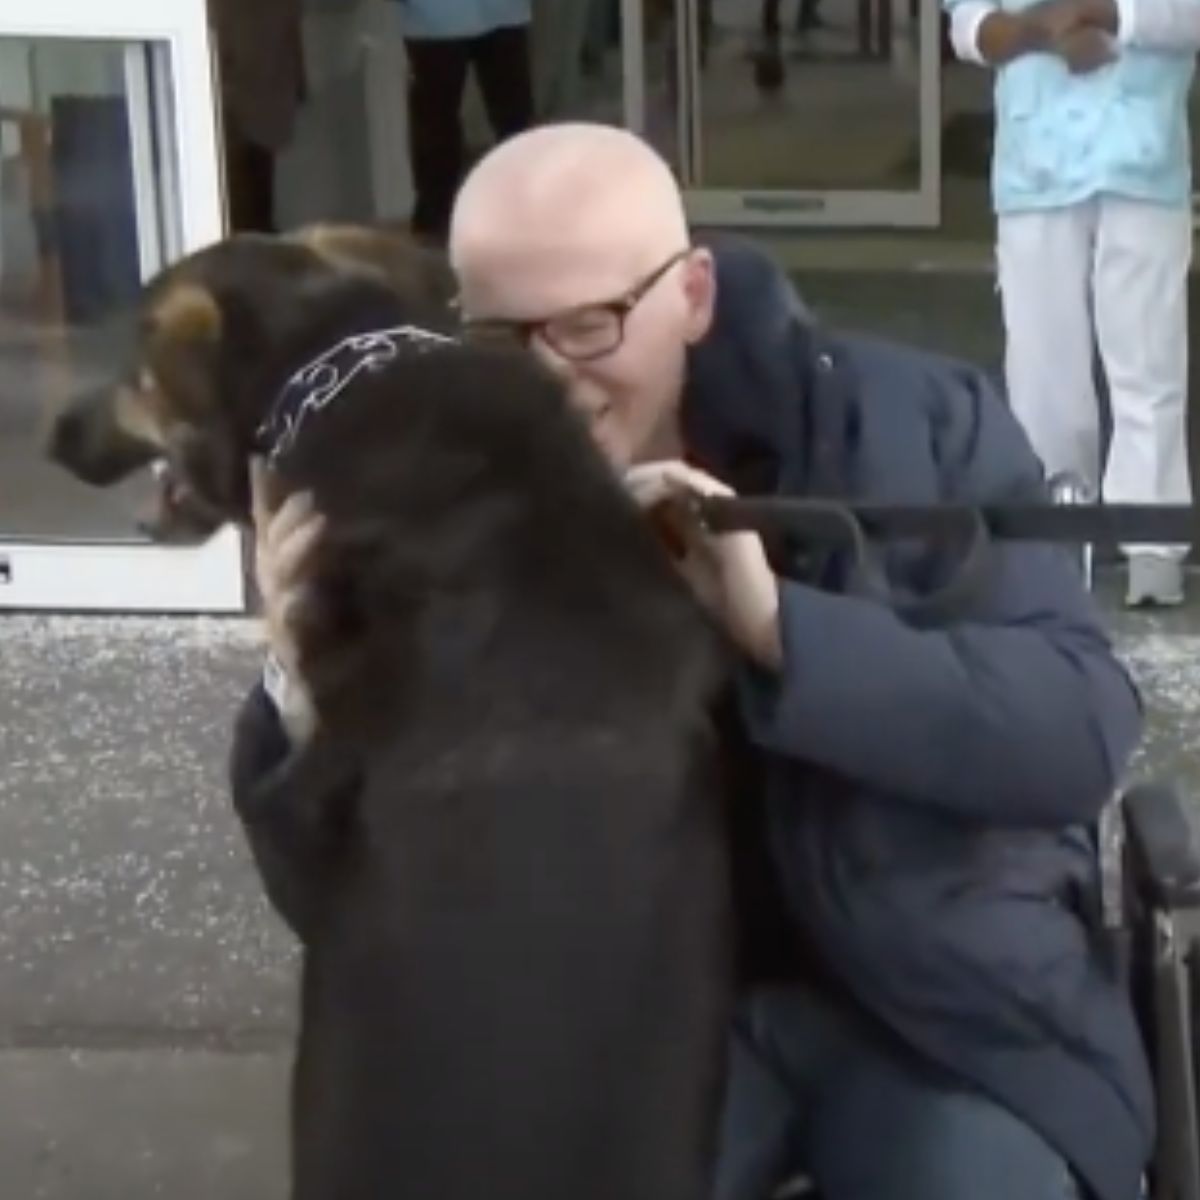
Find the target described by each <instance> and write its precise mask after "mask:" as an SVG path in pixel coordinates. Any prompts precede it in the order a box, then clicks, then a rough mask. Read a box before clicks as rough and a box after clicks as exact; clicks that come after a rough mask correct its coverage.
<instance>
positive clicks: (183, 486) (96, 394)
mask: <svg viewBox="0 0 1200 1200" xmlns="http://www.w3.org/2000/svg"><path fill="white" fill-rule="evenodd" d="M345 278H354V279H362V280H364V281H371V282H375V283H383V284H385V285H386V286H387V287H389V288H391V289H393V290H394V291H395V292H396V293H397V295H398V296H399V297H400V298H401V299H402V300H403V302H404V303H405V305H406V306H408V307H409V308H410V309H411V311H412V313H413V316H414V318H415V317H417V316H420V317H421V319H422V320H423V321H425V322H426V323H428V324H429V325H431V326H432V327H434V328H447V327H449V325H450V320H451V311H450V304H451V301H452V298H453V294H454V289H453V280H452V276H451V274H450V270H449V266H448V264H447V263H446V261H445V258H444V257H443V256H442V255H440V254H438V253H436V252H435V251H433V250H426V249H424V248H422V247H421V246H419V245H418V244H417V243H416V242H414V241H413V240H412V239H410V238H409V237H407V236H406V235H404V234H402V233H400V232H398V231H394V230H388V229H386V228H373V227H360V226H352V225H312V226H307V227H304V228H301V229H298V230H296V231H294V232H292V233H290V234H287V235H285V236H282V237H276V236H267V235H263V234H238V235H236V236H234V237H231V238H228V239H226V240H224V241H221V242H216V243H214V244H213V245H211V246H209V247H206V248H205V249H202V250H199V251H197V252H196V253H193V254H191V255H188V256H187V257H185V258H183V259H181V260H180V261H179V262H177V263H175V264H174V265H172V266H170V267H168V268H167V269H166V270H164V271H163V272H161V273H160V274H159V275H158V276H157V278H155V279H154V280H152V281H151V282H150V283H149V284H148V285H147V287H146V288H145V289H144V290H143V293H142V297H141V302H140V304H139V305H138V311H137V314H136V329H135V331H134V338H133V341H134V353H133V356H132V361H131V362H130V363H129V364H128V365H127V368H126V370H125V372H124V375H123V377H122V378H120V379H118V380H116V381H114V382H113V383H111V384H108V385H106V386H103V387H101V388H98V389H95V390H93V391H90V392H87V393H85V394H83V395H81V396H79V397H77V398H76V399H75V400H74V402H72V403H71V404H69V405H67V406H66V407H65V408H64V410H63V411H62V413H61V414H60V415H59V416H58V418H57V419H56V421H55V422H54V423H53V425H52V427H51V431H50V439H49V444H48V447H47V451H48V454H49V456H50V457H51V458H52V459H53V460H55V461H56V462H58V463H59V464H61V465H62V466H65V467H66V468H67V469H68V470H69V471H70V472H71V473H72V474H73V475H75V476H76V477H77V478H79V479H81V480H83V481H84V482H85V483H90V484H94V485H95V486H98V487H107V486H110V485H111V484H113V483H115V482H117V481H119V480H121V479H124V478H125V477H127V476H128V475H131V474H133V473H134V472H135V471H139V470H141V469H143V468H145V467H148V466H152V465H153V466H154V467H155V474H156V476H157V479H158V481H159V496H158V509H157V511H156V512H155V513H154V514H152V515H151V516H150V518H149V519H148V520H146V521H145V522H144V523H143V527H144V531H145V532H147V533H149V534H150V536H151V537H153V538H154V539H155V540H156V541H160V542H182V543H194V542H199V541H203V540H204V539H205V538H207V537H209V536H210V535H211V534H212V533H213V532H215V530H216V529H217V528H218V527H219V526H220V525H222V524H224V523H225V522H226V521H229V520H241V519H244V518H245V517H246V516H247V514H248V511H249V510H248V503H249V496H248V492H247V490H246V489H247V480H246V473H245V469H244V463H243V462H242V461H241V460H240V459H239V458H238V451H239V450H240V449H241V448H242V447H244V446H245V445H247V444H248V436H249V435H248V431H247V428H246V427H245V425H244V423H243V422H242V421H240V420H239V416H240V417H243V418H245V419H254V416H255V413H256V412H257V411H258V408H259V407H261V401H260V400H259V399H258V396H259V395H260V393H259V383H258V378H257V373H259V372H262V371H264V370H267V371H269V370H270V368H271V366H272V365H273V363H272V362H271V361H270V360H271V359H272V356H273V354H274V353H275V352H277V350H278V349H279V348H280V347H282V346H284V345H287V344H288V341H289V338H290V337H291V328H292V326H293V324H294V323H295V322H297V321H300V322H303V321H304V320H305V318H306V313H307V305H308V303H309V301H310V299H311V297H312V296H314V295H316V294H318V293H321V292H323V291H324V289H327V288H329V287H330V286H332V285H333V284H335V283H338V282H340V281H341V280H343V279H345ZM235 396H236V397H238V398H237V399H235Z"/></svg>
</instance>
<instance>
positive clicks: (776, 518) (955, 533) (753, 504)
mask: <svg viewBox="0 0 1200 1200" xmlns="http://www.w3.org/2000/svg"><path fill="white" fill-rule="evenodd" d="M696 505H697V511H698V515H699V517H700V520H701V521H702V522H703V523H704V524H705V525H706V526H707V527H708V528H709V529H711V530H712V531H713V532H715V533H733V532H735V531H737V530H753V531H754V532H756V533H760V534H763V535H765V536H772V537H782V538H792V539H797V540H801V541H818V542H826V543H833V544H836V545H841V544H844V543H846V542H847V541H850V540H852V538H851V536H850V534H849V533H848V531H849V530H850V529H852V528H853V526H854V525H857V526H858V528H859V529H861V530H862V532H863V533H864V534H865V535H866V536H867V537H868V538H871V539H875V540H881V541H888V540H894V539H897V538H930V537H933V538H940V537H959V538H962V537H970V535H971V533H972V531H973V530H977V529H978V527H979V524H980V522H982V524H983V526H984V528H985V529H986V530H987V533H988V534H989V535H990V536H991V537H992V538H994V539H997V540H1001V541H1023V542H1069V543H1073V544H1075V545H1087V544H1089V543H1093V542H1116V543H1118V544H1122V545H1167V546H1172V545H1186V544H1187V543H1189V542H1191V541H1192V540H1193V539H1194V538H1195V536H1196V528H1197V517H1196V513H1195V512H1194V511H1193V509H1192V508H1191V506H1190V505H1186V504H1048V503H1047V504H1007V505H984V506H981V507H973V506H971V505H968V504H856V503H853V502H842V501H832V500H797V499H785V498H775V497H772V498H762V499H732V498H727V497H716V496H713V497H704V498H699V499H697V501H696Z"/></svg>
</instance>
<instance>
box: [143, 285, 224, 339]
mask: <svg viewBox="0 0 1200 1200" xmlns="http://www.w3.org/2000/svg"><path fill="white" fill-rule="evenodd" d="M148 324H149V327H150V334H151V336H152V337H153V338H154V339H155V340H156V341H160V342H162V343H165V344H166V345H169V346H186V345H189V344H194V343H196V342H202V343H209V344H212V343H215V342H217V341H218V340H219V339H220V337H221V334H222V326H223V324H224V322H223V320H222V317H221V306H220V305H219V304H218V303H217V298H216V296H214V295H213V293H212V292H211V291H209V289H208V288H206V287H205V286H204V285H203V284H199V283H179V284H177V285H176V286H174V287H170V288H168V289H167V290H166V291H165V292H164V293H163V295H162V296H161V297H159V298H158V299H157V300H155V302H154V304H153V305H152V306H151V308H150V312H149V321H148Z"/></svg>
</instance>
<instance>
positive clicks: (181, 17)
mask: <svg viewBox="0 0 1200 1200" xmlns="http://www.w3.org/2000/svg"><path fill="white" fill-rule="evenodd" d="M0 38H11V39H21V40H27V41H34V40H50V39H61V40H72V41H84V40H86V41H103V42H117V43H120V44H123V45H126V46H129V47H131V49H130V51H129V52H128V53H127V54H126V58H125V83H126V96H127V98H128V101H129V106H130V120H131V127H130V134H131V147H132V151H133V162H134V175H135V179H134V181H133V184H134V189H133V190H134V195H135V197H136V207H137V209H138V217H139V220H140V219H141V218H143V217H145V216H147V215H152V216H158V217H160V219H161V228H152V229H149V230H147V229H146V228H145V227H142V228H141V229H139V254H140V258H141V266H142V271H143V274H144V275H147V274H152V273H153V272H154V270H156V269H157V268H159V267H160V266H162V265H164V264H165V263H166V262H169V261H171V260H172V259H174V258H177V257H178V256H179V255H180V254H183V253H187V252H189V251H191V250H194V249H197V248H199V247H201V246H204V245H207V244H208V243H210V242H213V241H216V240H218V239H219V238H221V237H222V236H223V235H224V233H225V230H226V222H225V203H224V181H223V174H222V161H221V156H220V154H219V153H218V137H217V102H216V88H215V82H214V60H213V54H212V46H211V41H210V33H209V25H208V12H207V4H206V0H103V3H100V2H98V0H90V2H86V3H85V2H81V0H36V3H34V4H31V3H30V2H29V0H0ZM139 45H141V46H145V47H147V49H146V50H145V51H144V52H139V50H138V46H139ZM155 62H158V63H162V62H169V64H170V69H169V72H163V71H161V70H154V69H153V63H155ZM164 76H167V77H169V85H168V86H166V87H164V78H163V77H164ZM168 98H169V103H168V104H164V101H166V100H168ZM139 107H140V111H139ZM164 108H165V109H166V111H164ZM154 138H157V139H158V144H159V145H167V146H169V147H171V149H172V151H173V153H172V155H171V158H172V159H173V161H172V162H170V163H169V165H168V167H167V169H166V171H165V184H164V188H165V193H166V194H165V195H164V194H162V193H161V192H160V191H159V181H158V180H156V179H155V178H154V176H153V174H152V173H151V172H152V171H153V164H152V159H153V154H152V153H151V152H150V147H151V143H152V141H153V139H154ZM156 209H161V211H159V212H155V211H154V210H156ZM2 522H3V513H0V609H5V608H7V609H57V610H71V611H93V612H94V611H104V612H113V611H116V612H242V611H244V610H245V607H246V592H245V581H244V571H243V556H242V537H241V534H240V532H239V531H238V530H236V529H235V528H233V527H232V526H227V527H226V528H224V529H222V530H221V531H219V532H218V533H217V534H216V535H215V536H214V537H213V538H211V539H210V540H209V541H208V542H206V543H205V544H204V545H202V546H198V547H188V548H167V547H161V546H155V545H151V544H147V543H144V542H140V541H138V540H136V539H135V538H133V537H132V536H131V537H130V538H128V539H123V540H122V539H90V540H73V539H69V538H56V539H34V538H27V537H13V536H11V535H6V534H5V532H4V529H3V524H2Z"/></svg>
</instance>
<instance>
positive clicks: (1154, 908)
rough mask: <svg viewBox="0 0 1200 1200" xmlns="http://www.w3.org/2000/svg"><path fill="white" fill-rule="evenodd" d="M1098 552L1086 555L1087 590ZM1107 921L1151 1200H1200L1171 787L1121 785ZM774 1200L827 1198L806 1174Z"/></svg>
mask: <svg viewBox="0 0 1200 1200" xmlns="http://www.w3.org/2000/svg"><path fill="white" fill-rule="evenodd" d="M1050 490H1051V495H1052V498H1053V500H1054V502H1055V503H1058V504H1080V503H1090V502H1092V499H1093V498H1092V497H1091V496H1089V495H1088V493H1087V491H1086V489H1084V488H1083V487H1082V486H1080V484H1079V483H1078V481H1076V480H1074V479H1072V478H1070V477H1059V478H1056V479H1054V480H1051V482H1050ZM1093 562H1094V552H1093V547H1091V546H1083V547H1080V550H1079V569H1080V572H1081V575H1082V577H1083V579H1084V582H1085V585H1086V586H1087V587H1088V588H1089V590H1090V589H1091V586H1092V581H1093ZM1094 835H1095V847H1096V854H1097V856H1098V861H1099V868H1100V869H1099V883H1100V895H1099V898H1098V899H1099V909H1100V914H1099V923H1100V932H1101V938H1102V948H1103V950H1104V952H1105V953H1106V955H1107V957H1108V959H1109V962H1110V964H1111V969H1112V970H1113V971H1114V972H1116V973H1117V975H1118V977H1119V978H1121V979H1122V980H1124V981H1125V983H1126V985H1127V986H1128V988H1129V991H1130V994H1131V996H1132V997H1133V1002H1134V1009H1135V1012H1136V1014H1137V1019H1138V1024H1139V1026H1140V1028H1141V1031H1142V1036H1143V1039H1144V1041H1145V1043H1146V1050H1147V1054H1148V1056H1149V1060H1150V1066H1151V1072H1152V1074H1153V1077H1154V1084H1155V1091H1156V1099H1157V1108H1158V1142H1157V1145H1156V1147H1155V1150H1154V1156H1153V1159H1152V1161H1151V1162H1150V1164H1149V1165H1148V1167H1147V1173H1146V1178H1145V1183H1144V1187H1143V1197H1144V1200H1200V1102H1198V1096H1200V1047H1198V1046H1197V1044H1196V1037H1195V1033H1196V1031H1195V1029H1194V1028H1193V1021H1194V1015H1195V1014H1196V1013H1197V1012H1198V1011H1200V827H1198V826H1197V825H1196V824H1194V823H1193V820H1192V819H1191V818H1190V817H1189V816H1188V813H1187V808H1186V807H1185V803H1184V801H1183V798H1182V796H1181V795H1180V793H1179V792H1178V791H1177V790H1176V789H1175V788H1173V787H1171V786H1168V785H1166V784H1163V783H1157V782H1148V783H1136V784H1133V785H1131V786H1129V787H1127V788H1123V789H1122V790H1120V791H1119V792H1118V794H1117V795H1116V796H1114V797H1113V798H1112V799H1111V800H1110V801H1109V803H1108V804H1107V805H1106V806H1105V808H1104V810H1103V811H1102V813H1101V815H1100V819H1099V821H1098V822H1097V825H1096V828H1095V831H1094ZM771 1200H820V1197H819V1195H818V1192H817V1190H816V1187H815V1186H814V1185H813V1183H812V1181H811V1180H809V1179H807V1178H803V1177H799V1178H795V1179H792V1180H790V1181H788V1182H787V1183H785V1184H784V1185H783V1186H782V1187H780V1188H779V1189H777V1190H776V1191H775V1193H774V1194H773V1196H772V1197H771Z"/></svg>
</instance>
